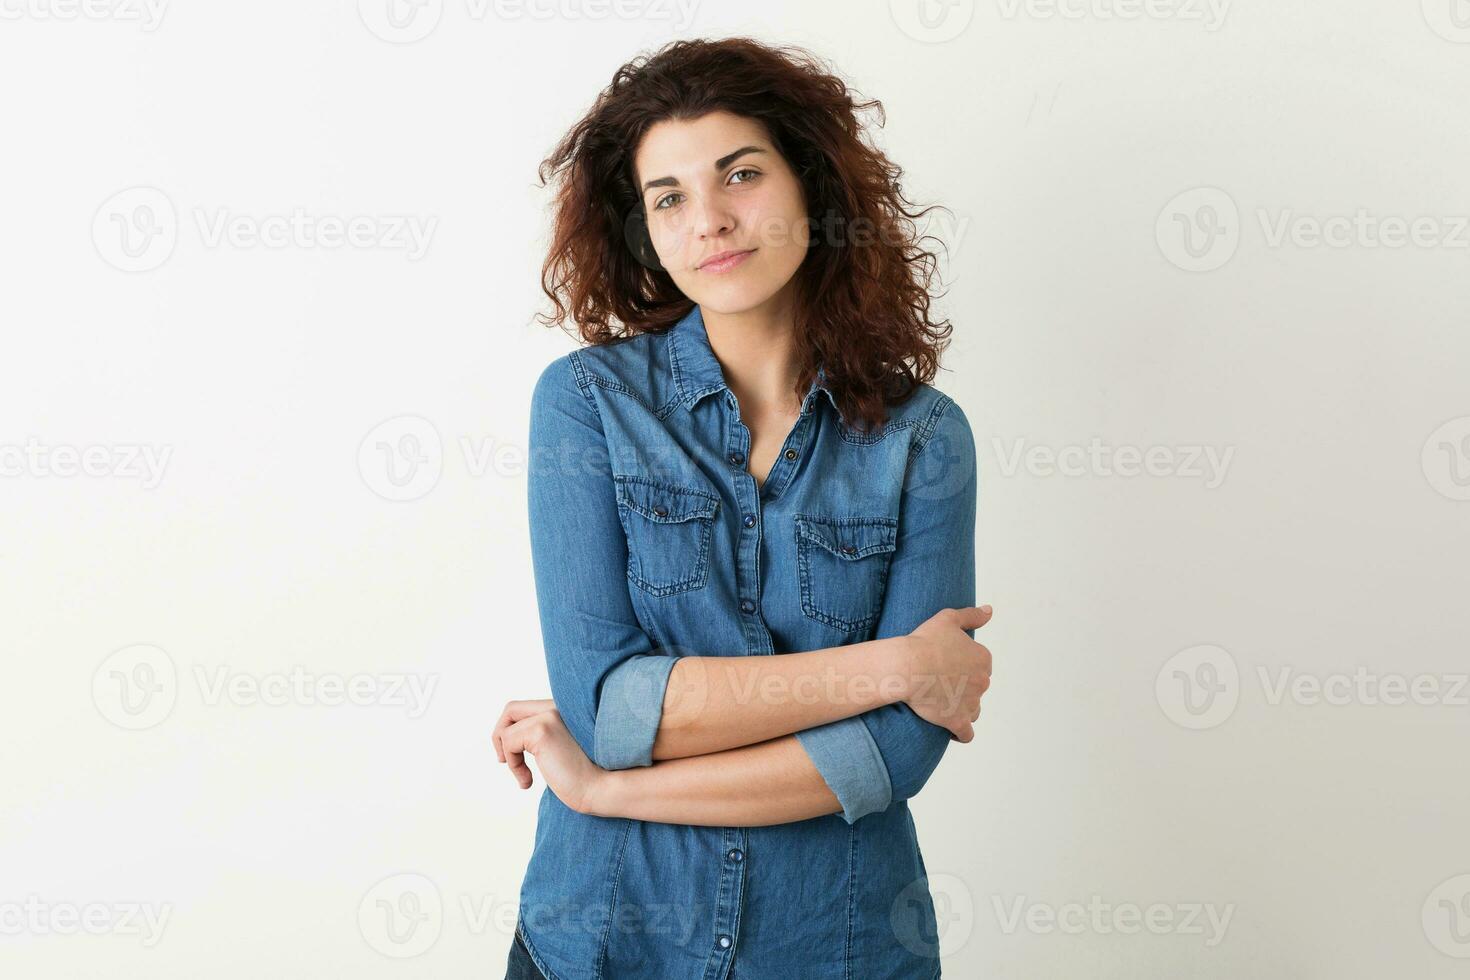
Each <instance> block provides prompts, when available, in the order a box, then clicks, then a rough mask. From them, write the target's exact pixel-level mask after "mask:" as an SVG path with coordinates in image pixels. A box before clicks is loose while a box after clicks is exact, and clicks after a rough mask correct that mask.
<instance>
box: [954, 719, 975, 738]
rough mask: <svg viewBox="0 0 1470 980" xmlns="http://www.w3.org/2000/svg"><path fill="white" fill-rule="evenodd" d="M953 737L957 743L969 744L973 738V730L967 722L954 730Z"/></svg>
mask: <svg viewBox="0 0 1470 980" xmlns="http://www.w3.org/2000/svg"><path fill="white" fill-rule="evenodd" d="M954 737H955V741H957V742H969V741H970V740H972V739H973V738H974V737H975V728H974V726H973V725H971V724H970V723H969V722H968V721H967V722H965V723H964V724H963V725H961V726H960V727H959V728H957V729H955V735H954Z"/></svg>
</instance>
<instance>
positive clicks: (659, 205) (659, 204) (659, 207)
mask: <svg viewBox="0 0 1470 980" xmlns="http://www.w3.org/2000/svg"><path fill="white" fill-rule="evenodd" d="M682 196H683V195H682V194H665V195H664V196H663V197H661V198H659V199H658V200H657V201H655V202H654V205H653V209H654V210H655V211H667V210H668V208H666V207H664V204H665V203H666V202H668V201H672V200H673V199H674V198H676V197H682ZM669 207H673V205H669Z"/></svg>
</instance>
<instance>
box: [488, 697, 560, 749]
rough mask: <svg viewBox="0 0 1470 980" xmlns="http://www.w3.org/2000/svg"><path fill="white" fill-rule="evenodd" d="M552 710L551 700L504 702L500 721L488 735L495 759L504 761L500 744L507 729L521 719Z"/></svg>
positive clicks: (552, 702) (554, 706) (554, 708)
mask: <svg viewBox="0 0 1470 980" xmlns="http://www.w3.org/2000/svg"><path fill="white" fill-rule="evenodd" d="M554 710H556V702H555V701H553V700H552V699H551V698H535V699H533V700H530V701H509V702H506V705H505V710H504V711H502V712H501V713H500V720H499V721H497V722H496V723H495V730H494V731H493V732H491V733H490V740H491V741H492V742H494V743H495V755H496V757H497V758H498V759H499V760H500V761H501V762H504V761H505V749H504V747H503V744H502V739H503V735H504V732H505V730H506V729H507V728H509V727H510V726H511V725H513V724H515V723H516V722H518V721H520V720H521V719H523V718H529V717H531V716H532V715H539V714H541V713H542V712H543V711H554Z"/></svg>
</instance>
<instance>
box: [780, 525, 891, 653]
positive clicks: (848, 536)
mask: <svg viewBox="0 0 1470 980" xmlns="http://www.w3.org/2000/svg"><path fill="white" fill-rule="evenodd" d="M795 520H796V565H797V569H798V574H799V576H800V580H801V611H802V612H803V613H805V614H806V615H807V616H809V617H811V618H812V619H815V620H817V621H818V622H821V623H825V624H826V625H828V626H831V627H833V628H834V629H839V630H842V631H843V632H848V633H851V632H857V631H861V630H866V629H868V628H870V627H871V626H872V625H873V624H874V623H876V622H877V621H878V615H879V613H880V612H882V610H883V594H884V588H885V586H886V585H887V584H888V565H889V563H890V562H891V561H892V559H893V551H894V548H895V544H896V541H897V538H898V521H897V520H896V519H894V518H891V517H819V516H817V515H814V514H797V515H796V518H795Z"/></svg>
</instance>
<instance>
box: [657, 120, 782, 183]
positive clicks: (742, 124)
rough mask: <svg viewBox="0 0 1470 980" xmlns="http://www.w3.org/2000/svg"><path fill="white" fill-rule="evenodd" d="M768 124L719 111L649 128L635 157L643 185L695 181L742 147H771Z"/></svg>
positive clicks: (660, 123)
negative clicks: (669, 179) (668, 180)
mask: <svg viewBox="0 0 1470 980" xmlns="http://www.w3.org/2000/svg"><path fill="white" fill-rule="evenodd" d="M770 145H771V143H770V139H769V137H768V136H767V133H766V127H765V124H764V123H762V122H761V121H760V120H758V119H752V118H750V117H749V116H738V115H736V114H735V113H733V112H726V111H725V110H717V111H715V112H708V113H705V114H704V115H703V116H700V117H699V118H698V119H663V120H660V121H659V122H657V123H654V124H653V126H651V127H649V130H648V132H647V133H645V134H644V136H643V141H642V142H641V143H639V144H638V151H637V152H636V153H635V154H634V155H633V172H634V176H635V178H636V179H637V180H638V182H639V184H640V185H641V184H642V182H643V181H645V180H657V179H658V178H660V177H678V178H680V179H684V178H693V177H696V176H698V175H700V174H702V173H705V172H706V171H711V170H712V168H713V167H714V162H715V160H717V159H718V158H720V157H722V156H724V155H725V154H727V153H730V152H731V151H733V150H737V149H739V148H740V147H742V146H760V147H763V148H770Z"/></svg>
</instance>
